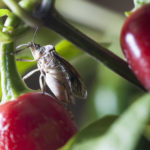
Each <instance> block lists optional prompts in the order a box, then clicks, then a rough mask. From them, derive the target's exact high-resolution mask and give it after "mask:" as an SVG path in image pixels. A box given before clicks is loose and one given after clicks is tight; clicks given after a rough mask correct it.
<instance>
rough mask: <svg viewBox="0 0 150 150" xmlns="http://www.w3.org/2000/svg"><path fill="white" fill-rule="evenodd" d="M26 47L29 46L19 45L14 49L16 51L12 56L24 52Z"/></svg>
mask: <svg viewBox="0 0 150 150" xmlns="http://www.w3.org/2000/svg"><path fill="white" fill-rule="evenodd" d="M28 47H29V44H21V45H19V46H17V47H16V49H17V50H16V51H15V52H14V54H18V53H20V52H22V51H24V50H25V49H26V48H28Z"/></svg>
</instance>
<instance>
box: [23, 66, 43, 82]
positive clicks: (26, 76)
mask: <svg viewBox="0 0 150 150" xmlns="http://www.w3.org/2000/svg"><path fill="white" fill-rule="evenodd" d="M39 70H40V69H39V68H37V69H34V70H32V71H31V72H29V73H27V74H26V75H25V76H24V77H23V80H26V79H27V78H29V77H30V76H32V75H33V74H34V73H36V72H37V71H39Z"/></svg>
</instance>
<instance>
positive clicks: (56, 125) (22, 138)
mask: <svg viewBox="0 0 150 150" xmlns="http://www.w3.org/2000/svg"><path fill="white" fill-rule="evenodd" d="M76 132H77V128H76V125H75V123H74V122H73V120H72V119H71V117H70V115H69V113H68V112H67V111H66V110H65V109H64V107H63V106H62V105H61V104H60V103H59V102H57V101H56V100H54V99H53V98H52V97H50V96H48V95H45V94H42V93H28V94H24V95H22V96H20V97H19V98H18V99H17V100H14V101H9V102H7V103H5V104H2V105H1V106H0V150H55V149H57V148H59V147H61V146H62V145H64V144H65V143H66V141H67V140H68V139H69V138H70V137H71V136H73V135H74V134H75V133H76Z"/></svg>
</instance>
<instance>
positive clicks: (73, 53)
mask: <svg viewBox="0 0 150 150" xmlns="http://www.w3.org/2000/svg"><path fill="white" fill-rule="evenodd" d="M55 48H56V51H57V52H58V53H59V55H61V56H63V57H65V59H67V60H72V59H74V58H76V57H77V56H80V55H82V54H83V52H82V51H81V50H79V49H78V48H77V47H76V46H75V45H73V44H72V43H70V42H69V41H67V40H62V41H61V42H60V43H58V44H57V45H56V46H55Z"/></svg>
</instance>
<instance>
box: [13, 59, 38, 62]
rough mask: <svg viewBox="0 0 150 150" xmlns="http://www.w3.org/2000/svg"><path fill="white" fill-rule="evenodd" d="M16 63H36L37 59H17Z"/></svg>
mask: <svg viewBox="0 0 150 150" xmlns="http://www.w3.org/2000/svg"><path fill="white" fill-rule="evenodd" d="M16 61H26V62H34V61H36V60H35V59H32V60H31V59H18V58H17V59H16Z"/></svg>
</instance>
